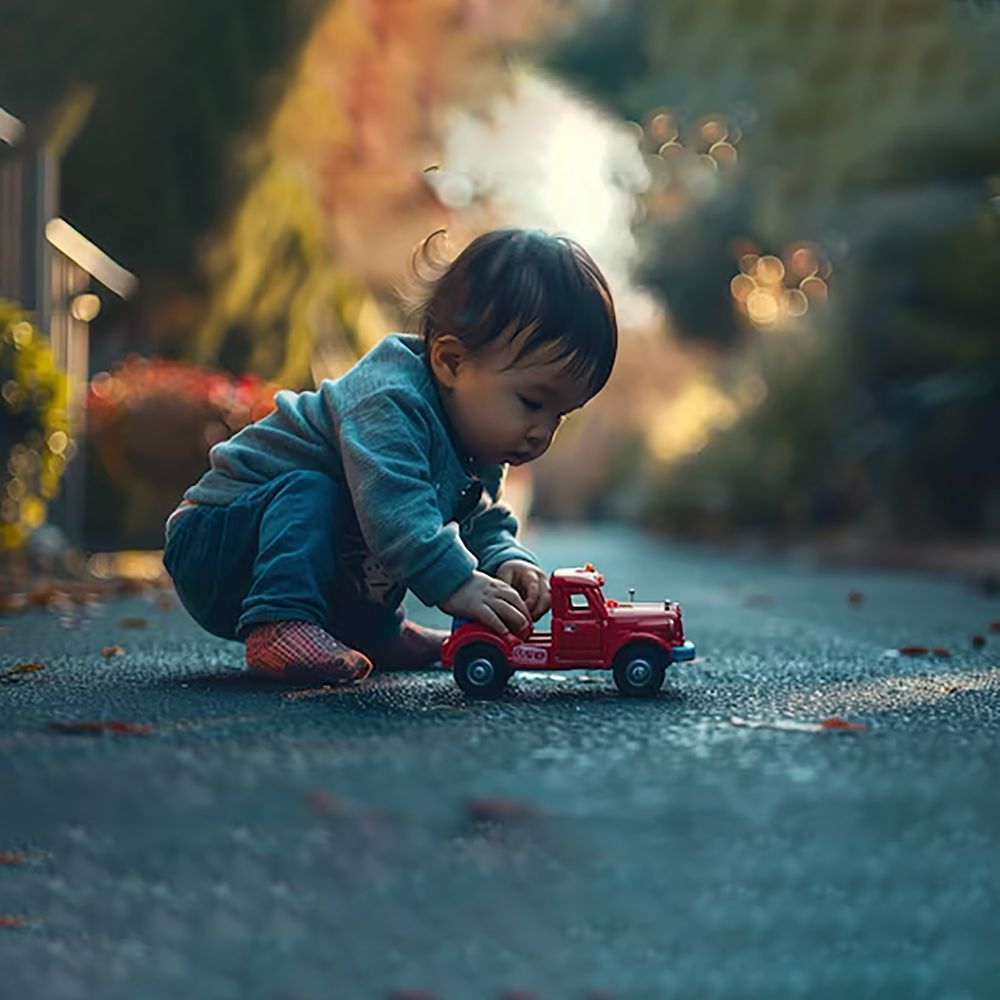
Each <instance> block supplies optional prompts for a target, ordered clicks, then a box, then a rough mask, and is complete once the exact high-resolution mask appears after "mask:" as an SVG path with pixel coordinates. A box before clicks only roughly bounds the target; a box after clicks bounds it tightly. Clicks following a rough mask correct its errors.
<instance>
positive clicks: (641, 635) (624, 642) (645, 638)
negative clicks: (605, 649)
mask: <svg viewBox="0 0 1000 1000" xmlns="http://www.w3.org/2000/svg"><path fill="white" fill-rule="evenodd" d="M635 642H651V643H652V644H653V645H654V646H659V648H660V649H662V650H663V652H664V653H666V654H667V662H668V663H669V662H670V661H671V659H672V658H673V652H672V650H673V647H672V646H671V645H670V643H669V642H667V641H666V640H664V638H663V636H660V635H654V634H653V633H652V632H630V633H629V634H628V635H626V636H624V637H623V638H622V639H621V640H620V641H619V642H618V643H617V644H616V645H615V646H614V647H613V648H612V649H611V651H610V653H611V659H612V660H614V658H615V657H616V656H617V655H618V651H619V650H621V649H624V648H625V647H626V646H631V645H632V644H633V643H635Z"/></svg>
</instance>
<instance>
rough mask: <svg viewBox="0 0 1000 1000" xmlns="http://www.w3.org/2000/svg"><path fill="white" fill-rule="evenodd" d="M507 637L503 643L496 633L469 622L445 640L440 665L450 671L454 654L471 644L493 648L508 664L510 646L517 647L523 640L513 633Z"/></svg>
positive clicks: (453, 661)
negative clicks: (482, 644) (486, 645)
mask: <svg viewBox="0 0 1000 1000" xmlns="http://www.w3.org/2000/svg"><path fill="white" fill-rule="evenodd" d="M507 635H508V636H509V639H508V641H504V639H503V638H501V637H500V636H499V635H497V634H496V632H494V631H492V629H488V628H486V627H485V626H484V625H477V624H474V623H471V622H469V623H465V624H464V625H462V626H461V628H459V629H456V630H455V631H454V632H452V634H451V635H450V636H448V638H447V639H445V641H444V645H443V647H442V648H441V663H442V665H443V666H444V667H445V668H446V669H448V670H450V669H451V668H452V667H453V666H454V663H455V654H456V653H458V651H459V650H460V649H462V647H464V646H468V645H470V644H471V643H473V642H476V643H479V642H485V643H487V644H489V645H490V646H493V647H495V648H496V650H497V652H499V653H500V655H501V656H503V658H504V659H505V660H506V661H507V663H508V664H510V662H511V660H510V657H511V649H512V646H514V645H517V644H518V643H520V642H522V641H523V640H522V639H521V637H520V636H515V634H514V633H513V632H508V633H507Z"/></svg>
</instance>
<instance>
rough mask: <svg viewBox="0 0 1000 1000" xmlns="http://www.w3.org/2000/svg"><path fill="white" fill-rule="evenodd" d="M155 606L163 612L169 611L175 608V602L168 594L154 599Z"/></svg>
mask: <svg viewBox="0 0 1000 1000" xmlns="http://www.w3.org/2000/svg"><path fill="white" fill-rule="evenodd" d="M156 606H157V607H158V608H162V609H163V610H164V611H169V610H170V609H171V608H173V607H176V606H177V604H176V601H174V599H173V598H172V597H171V596H170V595H169V594H160V596H159V597H157V599H156Z"/></svg>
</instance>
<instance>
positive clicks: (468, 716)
mask: <svg viewBox="0 0 1000 1000" xmlns="http://www.w3.org/2000/svg"><path fill="white" fill-rule="evenodd" d="M530 542H531V543H532V544H533V545H534V546H535V548H536V549H537V551H538V552H539V554H540V555H541V556H542V558H543V559H544V561H545V563H546V565H547V566H549V567H550V568H553V567H555V566H569V565H579V564H580V563H582V562H585V561H592V562H594V563H595V564H597V566H598V568H599V569H601V570H602V571H603V572H604V573H605V575H606V577H607V586H606V588H605V590H606V593H607V595H608V596H615V597H620V598H625V597H626V596H627V591H628V588H629V587H635V588H636V591H637V594H636V598H637V599H638V600H643V599H647V600H654V599H659V598H663V597H670V598H672V599H675V600H678V601H680V602H681V603H682V605H683V606H684V611H685V622H686V627H687V632H688V636H689V638H691V639H693V640H694V641H695V643H696V644H697V647H698V653H699V655H698V658H697V659H696V660H695V661H694V662H693V663H690V664H682V665H676V666H674V667H672V668H671V669H670V671H668V677H667V683H666V685H665V687H664V690H663V692H662V694H661V695H660V696H659V697H658V698H656V699H654V700H651V701H632V700H626V699H623V698H621V697H620V696H619V695H618V694H617V692H616V689H615V688H614V685H613V683H612V681H611V678H610V676H609V675H607V674H602V673H601V672H599V671H595V670H587V671H574V672H570V673H566V674H554V673H548V674H544V675H540V676H527V675H517V676H516V677H515V679H514V680H513V681H512V682H511V685H510V687H509V688H508V690H507V691H506V692H505V694H504V696H503V697H502V698H501V699H500V700H499V701H496V702H486V703H482V702H469V701H467V700H466V699H465V698H464V697H463V696H462V694H461V692H459V691H458V689H457V688H456V686H455V684H454V682H453V680H452V678H451V677H450V675H449V674H447V673H445V672H443V671H437V672H421V673H416V674H393V675H385V676H382V677H375V678H373V679H372V680H370V681H369V682H366V683H365V684H364V685H362V686H359V687H356V688H350V689H340V690H332V689H331V690H318V691H317V690H309V689H285V688H281V687H276V686H274V685H269V684H266V683H264V682H258V681H253V680H251V679H249V678H247V677H246V675H245V674H244V672H243V669H242V647H240V646H239V645H237V644H234V643H227V642H224V641H221V640H217V639H214V638H212V637H211V636H208V635H206V634H204V633H201V632H200V631H199V630H198V628H197V626H195V625H194V624H193V623H192V622H191V621H190V620H189V619H188V618H187V616H186V615H185V614H184V612H183V611H182V610H180V609H179V608H178V607H176V605H173V606H171V607H163V606H161V604H162V603H165V602H162V601H160V600H158V599H157V598H156V596H155V595H150V597H148V598H147V597H144V596H141V595H140V596H133V597H129V598H123V599H118V600H114V601H110V602H107V603H104V604H101V605H97V606H95V607H90V608H84V609H79V610H76V611H73V612H67V613H66V614H62V613H60V612H57V611H42V610H33V611H29V612H25V613H23V614H20V615H15V616H6V617H3V618H0V626H2V627H3V628H5V629H6V630H7V631H6V632H4V633H2V634H0V672H2V671H3V670H5V669H10V668H12V667H14V666H16V665H18V664H21V663H31V662H36V661H37V662H41V663H43V664H44V666H43V667H42V668H41V669H38V670H36V671H34V672H30V673H24V674H22V675H18V676H17V678H16V679H10V678H8V679H6V680H3V681H0V755H2V759H3V762H4V764H3V770H2V772H0V970H2V972H0V997H3V998H7V997H10V998H22V997H43V998H53V1000H62V998H65V1000H75V998H80V1000H83V998H91V997H101V998H117V997H122V998H125V997H129V998H132V997H143V998H146V997H151V998H158V997H164V998H166V997H177V996H180V995H185V996H192V997H210V998H229V997H233V998H237V997H239V998H241V1000H244V998H247V997H255V998H256V997H266V998H274V1000H292V998H303V1000H305V998H312V997H317V998H319V997H337V998H354V997H358V998H368V997H373V998H380V997H385V998H388V997H398V998H403V997H411V998H416V997H420V996H423V997H440V998H449V1000H466V998H470V1000H471V998H479V997H483V998H498V1000H499V998H502V997H508V998H513V997H515V996H521V997H536V998H538V1000H544V998H563V997H566V998H571V997H575V998H581V1000H583V998H590V1000H596V998H597V997H605V998H611V997H613V998H616V1000H629V998H636V1000H639V998H643V1000H645V998H650V1000H652V998H662V997H688V996H698V997H744V996H745V997H756V996H761V997H774V996H781V997H798V996H802V997H805V996H809V997H816V996H834V995H837V996H841V995H844V994H845V993H848V992H850V993H852V994H854V995H856V996H861V997H867V996H871V997H888V996H892V997H895V996H906V997H935V998H939V997H992V996H995V995H996V989H997V984H998V983H1000V951H998V949H997V948H996V946H995V943H994V942H995V938H996V936H997V932H998V927H1000V905H998V902H997V888H998V881H1000V861H998V858H1000V851H998V840H1000V796H998V792H997V788H998V784H1000V782H998V779H1000V752H998V749H997V747H998V740H997V736H998V728H1000V726H998V723H1000V655H998V654H1000V632H990V623H991V621H995V620H997V619H1000V601H998V599H997V598H996V597H987V596H983V595H982V594H980V593H977V592H976V591H975V590H974V589H972V588H970V587H968V586H966V585H964V584H963V583H961V582H960V581H956V580H949V579H937V578H934V577H930V576H921V575H914V574H901V573H888V572H882V573H879V572H872V571H849V570H844V569H838V570H836V571H831V570H825V569H822V568H819V567H816V566H814V565H811V564H809V563H807V562H802V561H799V562H794V561H787V560H785V561H770V560H767V559H764V558H750V557H746V556H740V557H734V556H731V555H728V554H726V553H724V552H721V551H715V552H711V551H707V550H705V549H699V548H694V547H691V548H686V547H683V546H676V545H668V544H664V543H661V542H658V541H655V540H650V539H648V538H645V537H643V536H640V535H637V534H635V533H632V532H630V531H627V530H624V529H619V528H608V529H593V528H592V529H587V530H583V529H581V530H572V529H561V530H558V531H553V530H550V529H545V530H544V531H542V530H539V531H538V532H536V534H535V535H534V536H533V537H532V538H530ZM411 610H412V611H413V612H414V617H416V618H417V619H418V620H421V621H423V622H425V623H428V624H431V623H442V622H443V619H442V618H441V617H440V616H439V615H438V614H437V612H432V611H428V610H427V609H423V608H422V607H420V606H419V604H418V603H416V602H414V603H413V604H412V606H411ZM129 620H131V621H129ZM140 620H141V621H143V622H144V623H145V624H139V621H140ZM977 634H978V635H982V636H983V637H984V638H985V640H986V642H985V645H983V646H982V647H980V648H976V647H974V645H973V643H972V636H973V635H977ZM113 645H121V646H122V647H123V648H124V652H122V653H120V654H117V655H109V656H105V655H102V649H104V648H106V647H109V646H113ZM900 646H923V647H927V648H928V652H926V653H915V654H912V655H906V654H900V653H899V652H898V648H899V647H900ZM935 647H936V648H939V649H943V650H946V651H947V652H948V654H950V655H944V654H943V653H939V654H935V653H934V652H932V651H931V650H932V649H933V648H935ZM831 718H836V719H843V720H846V721H848V722H851V723H856V724H859V725H863V726H864V727H865V728H864V729H859V730H853V729H844V728H825V729H822V728H821V729H819V731H802V730H801V729H799V730H791V731H787V730H782V729H780V728H779V729H771V728H762V727H759V726H756V725H750V726H748V725H741V724H734V721H733V720H734V719H736V720H740V721H743V722H748V723H754V724H755V723H778V724H779V725H780V724H782V722H783V721H787V720H795V721H797V722H803V723H810V722H811V723H822V722H823V720H829V719H831ZM102 720H103V721H108V720H114V721H118V722H123V723H126V724H127V725H125V726H124V727H123V731H117V732H116V731H110V732H108V731H105V732H95V731H93V730H86V729H85V730H84V731H83V732H71V731H66V728H65V727H64V728H63V729H56V728H53V727H52V726H51V723H53V722H64V723H66V722H81V721H83V722H93V721H102ZM146 727H148V729H147V728H146ZM4 924H6V926H3V925H4ZM519 991H520V992H519Z"/></svg>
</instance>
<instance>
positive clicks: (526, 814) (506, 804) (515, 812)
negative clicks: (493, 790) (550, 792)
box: [467, 796, 537, 821]
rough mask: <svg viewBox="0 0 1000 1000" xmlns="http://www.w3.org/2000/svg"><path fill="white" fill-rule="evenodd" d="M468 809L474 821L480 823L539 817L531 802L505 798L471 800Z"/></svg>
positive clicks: (493, 797)
mask: <svg viewBox="0 0 1000 1000" xmlns="http://www.w3.org/2000/svg"><path fill="white" fill-rule="evenodd" d="M467 809H468V812H469V816H470V817H471V818H472V819H475V820H480V821H495V820H512V819H528V818H530V817H532V816H535V815H537V810H536V809H535V807H534V806H532V805H531V804H530V803H529V802H522V801H521V800H520V799H512V798H506V797H504V796H492V797H488V798H476V799H470V800H469V802H468V804H467Z"/></svg>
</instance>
